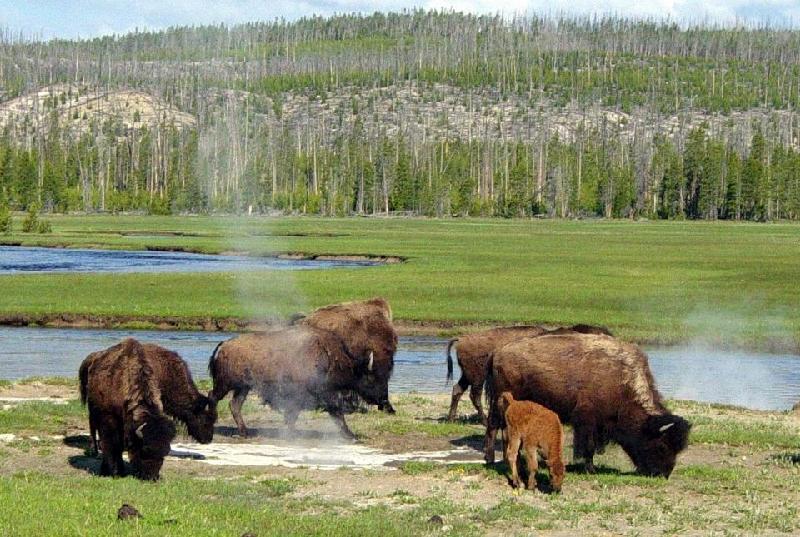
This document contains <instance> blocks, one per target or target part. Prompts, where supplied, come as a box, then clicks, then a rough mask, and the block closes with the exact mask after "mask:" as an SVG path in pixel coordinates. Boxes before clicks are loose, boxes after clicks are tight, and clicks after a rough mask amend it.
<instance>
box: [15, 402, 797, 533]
mask: <svg viewBox="0 0 800 537" xmlns="http://www.w3.org/2000/svg"><path fill="white" fill-rule="evenodd" d="M394 402H395V406H396V408H397V411H398V413H397V415H395V416H389V415H386V414H384V413H380V412H369V413H367V414H355V415H353V416H351V419H350V423H351V425H352V426H353V428H354V430H356V432H358V433H359V434H360V435H362V442H363V443H365V444H367V445H371V446H376V445H381V444H382V443H386V444H388V445H389V446H396V445H401V446H403V447H402V449H404V450H405V449H408V450H417V449H443V448H445V446H449V445H450V444H449V440H450V439H457V438H460V437H463V436H466V435H470V434H478V433H479V432H480V431H481V427H480V426H478V425H460V427H462V429H460V430H456V431H454V432H453V434H452V435H451V437H450V439H448V438H446V437H443V436H442V435H441V434H440V431H435V430H433V431H424V430H416V429H415V428H414V427H413V426H412V425H413V424H414V423H424V422H431V421H433V422H436V420H437V419H438V418H437V417H438V416H439V415H441V414H443V413H444V412H446V409H447V405H446V403H447V397H446V396H444V395H437V396H427V395H418V394H407V395H399V396H397V397H396V400H395V401H394ZM226 406H227V405H223V407H226ZM670 406H671V407H672V408H674V410H675V411H676V412H679V413H681V414H683V415H685V416H687V417H688V418H689V419H690V420H691V421H692V422H694V424H695V426H694V429H693V431H692V436H691V444H690V448H689V451H688V452H687V453H685V454H683V455H682V456H681V457H680V458H679V461H678V464H677V466H676V468H675V472H674V473H673V475H672V477H671V478H670V479H669V480H665V479H653V478H647V477H642V476H637V475H633V474H631V473H630V472H631V470H632V466H631V464H630V461H629V460H628V459H627V458H626V457H625V456H624V454H623V453H622V451H621V450H620V449H619V448H618V447H616V446H610V447H609V448H608V450H607V451H606V453H604V454H603V455H598V457H597V458H596V461H595V462H596V463H597V465H598V470H599V471H598V473H597V474H593V475H589V474H583V473H580V472H577V471H574V470H573V469H572V468H570V470H569V471H568V474H567V476H566V480H565V483H564V488H563V491H562V493H561V494H556V495H546V494H542V493H540V492H533V491H513V490H512V489H511V488H510V487H508V485H507V477H506V476H507V473H508V469H507V467H506V465H505V464H498V465H496V466H494V467H486V466H485V465H483V464H481V463H478V462H476V463H471V464H454V465H447V466H444V465H440V464H435V463H432V462H429V461H423V462H420V461H406V462H404V463H403V464H402V465H400V467H399V471H396V472H384V471H373V470H369V471H358V470H337V471H330V472H328V471H317V470H307V469H293V470H290V469H274V468H241V469H239V468H235V467H232V468H220V467H210V466H205V465H203V464H201V463H198V462H194V463H191V462H186V461H180V462H179V461H176V460H168V461H167V463H166V465H165V469H164V471H163V473H162V477H163V478H162V480H161V481H160V482H159V483H157V484H151V483H141V482H138V481H136V480H134V479H106V478H99V477H95V476H92V475H90V474H89V473H87V472H86V471H85V470H83V469H82V468H83V466H82V464H83V463H86V462H87V461H90V460H91V459H88V458H87V457H85V456H84V455H83V453H82V450H81V445H82V444H81V443H79V442H78V441H77V440H76V439H74V438H68V439H66V440H64V443H62V441H60V440H56V439H50V438H47V437H46V435H47V434H75V432H76V431H85V428H86V416H85V409H83V408H81V407H80V405H79V404H78V403H77V402H75V401H73V402H70V404H68V405H66V406H59V405H54V404H51V403H39V402H29V403H21V404H18V405H15V406H14V408H12V409H8V410H5V411H0V431H2V432H12V433H14V434H16V435H17V436H18V438H17V439H16V440H14V441H12V442H8V443H4V444H0V505H10V504H12V502H13V505H14V506H15V508H14V509H0V528H4V529H6V530H7V531H11V534H13V535H85V534H92V535H101V536H102V535H165V534H168V535H177V536H182V535H187V536H188V535H191V536H193V537H194V536H197V535H242V534H243V533H244V532H247V531H251V532H253V533H255V534H257V535H259V536H262V535H376V534H380V535H420V534H437V535H468V536H469V535H483V534H486V533H488V532H491V533H502V534H510V535H516V534H529V533H530V532H531V531H533V530H555V531H558V532H567V533H581V534H614V535H639V534H656V533H666V534H676V535H680V534H685V533H717V534H752V533H760V532H784V533H788V534H793V533H796V532H797V531H800V522H798V520H800V519H798V518H797V514H798V513H797V506H796V498H797V494H798V493H800V490H798V487H799V486H800V481H798V480H797V475H798V469H799V468H800V463H798V460H800V449H798V447H797V444H796V442H795V441H793V440H791V438H790V437H791V436H792V435H794V437H795V438H797V437H800V436H799V435H798V433H800V430H798V426H799V425H798V422H797V420H796V418H794V417H792V416H791V415H790V414H788V413H777V412H754V411H746V410H742V409H737V408H732V407H726V406H717V405H706V404H697V403H689V402H683V401H679V402H671V403H670ZM221 410H223V412H221V420H222V422H223V423H224V424H228V425H229V424H230V423H231V420H230V418H229V416H228V414H227V412H225V411H224V410H225V409H224V408H223V409H221ZM245 413H246V418H247V419H251V418H255V417H256V416H260V417H261V418H262V419H264V420H266V421H264V422H263V423H262V424H263V425H268V426H276V425H278V424H280V423H282V420H281V418H280V416H279V415H277V414H275V413H272V412H270V411H267V410H265V409H263V408H260V407H259V406H258V405H256V404H253V403H252V402H248V404H247V405H246V407H245ZM309 418H310V419H317V418H319V416H317V415H316V414H315V413H309V414H308V415H307V416H304V417H303V420H302V421H303V423H306V424H307V422H306V421H305V420H307V419H309ZM392 421H399V422H400V423H402V424H404V426H403V427H402V432H399V433H384V432H380V430H381V429H382V428H384V429H385V427H383V425H382V424H384V423H388V422H392ZM732 424H737V425H738V426H736V427H734V426H732ZM742 431H745V432H746V433H742ZM759 432H760V434H758V433H759ZM32 435H39V436H40V437H41V438H42V439H41V440H34V439H31V438H30V436H32ZM569 438H570V435H569V433H567V439H568V440H569ZM743 438H744V439H746V441H744V440H742V439H743ZM776 439H778V440H776ZM737 442H738V443H737ZM66 446H71V447H66ZM565 449H566V451H569V447H568V446H567V448H565ZM570 460H571V458H570V457H569V456H568V458H567V461H570ZM94 462H95V463H96V461H94ZM539 473H540V475H539V476H538V479H539V481H540V482H545V481H546V480H547V479H548V477H547V470H545V469H544V468H542V469H540V470H539ZM122 503H129V504H132V505H134V506H135V507H136V508H137V509H139V510H140V511H141V512H142V514H143V515H144V517H143V518H142V519H140V520H135V521H127V522H121V521H117V520H116V511H117V509H118V508H119V506H120V505H121V504H122ZM434 514H436V515H439V516H441V517H442V518H443V519H444V521H445V522H444V524H445V526H444V527H445V529H444V531H443V530H442V529H441V528H440V527H439V526H436V525H433V524H431V523H429V522H428V520H429V519H430V517H431V516H432V515H434ZM0 533H2V532H0Z"/></svg>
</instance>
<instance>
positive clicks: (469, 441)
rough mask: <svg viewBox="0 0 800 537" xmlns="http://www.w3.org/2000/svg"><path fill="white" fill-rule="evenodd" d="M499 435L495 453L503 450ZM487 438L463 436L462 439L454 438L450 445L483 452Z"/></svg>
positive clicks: (478, 435)
mask: <svg viewBox="0 0 800 537" xmlns="http://www.w3.org/2000/svg"><path fill="white" fill-rule="evenodd" d="M499 436H500V435H498V440H497V441H496V442H495V443H494V449H495V451H497V450H500V449H502V446H501V444H500V440H499ZM484 438H485V436H484V435H482V434H471V435H469V436H462V437H461V438H453V439H452V440H450V443H451V444H453V445H454V446H457V447H468V448H472V449H474V450H475V451H480V452H483V442H484Z"/></svg>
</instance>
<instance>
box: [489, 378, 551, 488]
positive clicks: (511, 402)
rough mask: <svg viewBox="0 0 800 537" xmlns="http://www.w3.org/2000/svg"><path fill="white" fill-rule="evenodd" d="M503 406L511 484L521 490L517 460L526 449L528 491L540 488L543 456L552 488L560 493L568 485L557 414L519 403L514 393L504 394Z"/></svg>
mask: <svg viewBox="0 0 800 537" xmlns="http://www.w3.org/2000/svg"><path fill="white" fill-rule="evenodd" d="M500 402H501V403H502V406H503V408H505V411H504V412H503V415H504V417H505V421H506V430H507V435H506V436H507V438H508V442H507V443H506V453H505V457H506V462H508V465H509V467H510V468H511V484H512V485H513V486H515V487H519V486H520V479H519V473H518V472H517V457H518V456H519V450H520V447H522V449H523V453H524V454H525V461H526V462H527V465H528V482H527V483H525V488H527V489H535V488H536V469H537V468H538V465H539V461H538V457H537V452H539V453H541V454H542V456H543V457H544V458H545V459H547V467H548V469H549V470H550V485H551V487H552V488H553V490H554V491H556V492H558V491H560V490H561V485H562V483H563V482H564V461H563V460H562V453H561V451H562V446H563V445H564V440H563V439H564V431H563V430H562V427H561V421H559V419H558V416H557V415H556V413H555V412H553V411H552V410H550V409H547V408H545V407H543V406H542V405H537V404H536V403H534V402H532V401H517V400H515V399H514V396H513V395H511V392H503V394H502V395H501V396H500Z"/></svg>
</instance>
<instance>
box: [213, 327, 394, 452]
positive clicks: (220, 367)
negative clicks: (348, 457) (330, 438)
mask: <svg viewBox="0 0 800 537" xmlns="http://www.w3.org/2000/svg"><path fill="white" fill-rule="evenodd" d="M208 369H209V372H210V373H211V377H212V378H213V380H214V389H213V391H212V393H211V397H212V398H213V399H214V400H216V401H219V400H221V399H222V398H223V397H225V395H227V393H228V392H230V391H233V397H232V399H231V403H230V406H231V413H232V414H233V419H234V420H235V421H236V425H237V427H238V428H239V433H240V434H241V435H242V436H247V427H246V426H245V423H244V421H243V419H242V404H243V403H244V400H245V398H246V397H247V394H248V393H249V391H250V390H255V391H256V393H258V395H259V396H260V397H261V400H262V401H263V402H264V403H267V404H269V405H270V406H272V407H273V408H275V409H277V410H280V411H281V412H283V414H284V419H285V420H286V424H287V425H288V426H289V428H290V430H292V429H294V424H295V421H296V420H297V415H298V414H299V413H300V411H301V410H311V409H315V408H319V409H323V410H326V411H327V412H328V413H329V414H330V415H331V416H332V417H333V419H334V421H336V423H337V424H338V425H339V427H340V429H341V430H342V432H343V433H344V434H345V435H346V436H348V437H350V438H353V437H354V435H353V433H352V432H351V431H350V429H349V428H348V427H347V423H346V422H345V421H344V414H345V412H346V410H347V409H346V408H345V407H346V406H347V405H346V401H345V400H346V399H347V398H348V396H350V395H351V394H353V393H355V394H357V395H358V396H359V397H361V398H363V399H364V400H365V401H366V402H367V403H369V404H380V403H385V402H386V393H385V392H386V390H385V384H384V383H382V382H377V381H376V379H375V376H376V371H377V359H375V358H373V356H372V354H371V353H370V355H369V357H367V358H362V357H353V356H352V355H351V354H350V353H348V352H347V349H346V348H345V345H344V343H343V342H342V340H341V339H340V338H339V337H338V336H337V335H336V334H334V333H333V332H330V331H328V330H322V329H319V328H314V327H311V326H291V327H287V328H283V329H280V330H275V331H271V332H264V333H259V334H245V335H242V336H239V337H236V338H234V339H230V340H228V341H225V342H223V343H221V344H220V345H218V346H217V348H216V349H215V350H214V354H212V356H211V360H210V361H209V364H208Z"/></svg>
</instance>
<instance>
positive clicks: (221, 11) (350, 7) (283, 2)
mask: <svg viewBox="0 0 800 537" xmlns="http://www.w3.org/2000/svg"><path fill="white" fill-rule="evenodd" d="M598 4H602V6H603V7H602V9H601V10H598V7H597V6H598ZM500 6H502V8H503V9H504V10H505V12H506V13H515V12H516V13H524V12H529V11H536V12H544V13H559V12H567V13H581V14H585V13H596V12H598V11H601V12H610V13H615V14H619V15H632V16H639V17H659V18H663V17H669V18H671V19H673V20H677V21H686V20H691V21H697V20H708V21H720V22H725V23H735V22H737V21H738V22H742V21H745V22H756V23H762V22H770V23H772V24H779V25H792V26H797V24H798V23H800V0H755V1H752V0H649V1H648V0H603V1H602V2H598V0H504V1H502V2H498V1H496V0H417V1H416V2H409V1H404V0H376V1H371V2H370V1H364V0H299V1H294V0H261V1H254V0H217V1H214V2H209V1H192V0H173V1H170V0H160V1H158V0H136V1H135V0H71V1H70V0H0V26H3V27H6V28H8V29H10V30H12V31H23V32H24V33H25V34H27V35H29V36H30V35H36V36H40V37H44V38H51V37H70V38H72V37H94V36H98V35H104V34H112V33H125V32H128V31H132V30H134V29H135V28H137V27H138V28H142V29H143V28H148V29H159V28H165V27H168V26H175V25H185V24H211V23H217V22H225V23H231V24H232V23H237V22H247V21H254V20H273V19H275V18H286V19H296V18H298V17H301V16H304V15H312V14H319V15H332V14H335V13H350V12H356V11H357V12H365V13H370V12H373V11H392V10H394V11H396V10H400V9H403V8H414V7H422V8H446V9H455V10H458V11H469V12H474V13H495V12H497V10H498V9H499V8H500Z"/></svg>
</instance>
